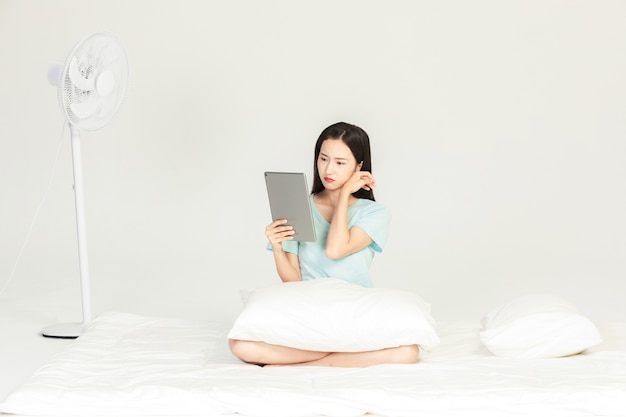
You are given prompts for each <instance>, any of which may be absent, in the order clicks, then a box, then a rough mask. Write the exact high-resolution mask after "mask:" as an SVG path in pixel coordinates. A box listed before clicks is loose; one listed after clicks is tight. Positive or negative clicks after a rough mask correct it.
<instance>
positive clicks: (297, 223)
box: [265, 172, 315, 242]
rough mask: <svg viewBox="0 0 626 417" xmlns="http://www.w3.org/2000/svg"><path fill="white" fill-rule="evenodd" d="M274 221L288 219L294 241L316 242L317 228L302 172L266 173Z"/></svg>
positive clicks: (304, 176) (266, 183)
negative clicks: (292, 229) (314, 223)
mask: <svg viewBox="0 0 626 417" xmlns="http://www.w3.org/2000/svg"><path fill="white" fill-rule="evenodd" d="M265 185H266V186H267V196H268V199H269V202H270V211H271V213H272V220H278V219H287V224H289V225H291V226H293V228H294V231H295V234H294V235H293V239H294V240H298V241H301V242H314V241H315V226H314V225H313V213H312V212H311V202H310V200H309V195H310V191H309V189H308V186H307V181H306V175H305V174H304V173H301V172H265Z"/></svg>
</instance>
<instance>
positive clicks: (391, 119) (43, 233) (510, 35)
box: [0, 0, 626, 323]
mask: <svg viewBox="0 0 626 417" xmlns="http://www.w3.org/2000/svg"><path fill="white" fill-rule="evenodd" d="M624 22H626V2H624V1H608V0H607V1H592V0H589V1H556V0H547V1H546V0H542V1H499V0H493V1H487V0H478V1H463V0H458V1H395V0H391V1H390V0H386V1H315V2H312V1H300V2H299V1H276V0H272V1H253V0H239V1H173V0H172V1H166V0H156V1H153V0H150V1H148V0H145V1H126V0H124V1H111V0H109V1H106V2H103V1H92V0H57V1H43V0H41V1H33V0H19V1H18V0H0V39H1V41H0V174H1V175H0V191H1V194H0V196H1V197H0V198H1V204H0V287H2V286H4V285H5V283H6V282H7V280H8V278H9V277H10V276H11V273H12V270H13V266H14V264H15V261H16V259H17V257H18V255H19V253H20V249H21V247H22V245H23V243H24V239H25V238H26V236H27V233H28V230H29V227H30V225H31V222H32V221H33V218H34V216H35V213H36V211H37V207H38V205H39V203H40V202H41V201H42V198H43V196H44V194H45V190H46V188H47V186H48V183H49V182H50V181H51V188H50V192H49V194H48V195H47V198H46V199H45V200H44V202H43V205H42V206H41V210H40V212H39V216H38V218H37V221H36V223H35V225H34V227H33V229H32V233H31V235H30V238H29V240H28V241H27V243H26V246H25V249H24V252H23V255H22V257H21V260H20V262H19V263H18V264H17V268H16V269H15V274H14V275H13V279H12V280H11V282H9V283H8V285H7V287H6V291H5V293H4V294H2V295H0V307H6V306H7V305H12V306H13V307H16V308H14V309H13V310H11V311H13V313H11V314H17V315H23V316H30V315H32V316H37V317H41V318H42V320H43V321H48V322H50V323H53V322H56V321H65V320H79V319H80V314H81V313H80V300H79V278H78V257H77V247H76V227H75V215H74V201H73V192H72V174H71V166H72V165H71V153H70V146H69V132H68V131H67V130H66V131H65V134H64V135H63V137H61V134H62V127H63V120H64V118H63V115H62V113H61V110H60V107H59V105H58V101H57V96H56V94H57V93H56V90H55V88H54V87H52V86H50V85H49V84H48V83H47V79H46V72H47V68H48V65H49V64H50V63H51V62H52V61H58V60H64V59H65V57H66V55H67V54H68V53H69V51H70V50H71V49H72V47H73V46H74V45H75V43H76V42H77V41H78V40H79V39H81V38H82V37H83V36H85V35H87V34H89V33H93V32H97V31H110V32H113V33H115V34H116V35H117V36H118V37H119V38H120V39H121V40H122V42H123V43H124V44H125V46H126V48H127V50H128V54H129V57H130V60H131V65H132V75H131V86H130V91H129V96H128V100H127V101H126V102H125V103H124V106H123V107H122V108H121V111H120V112H119V114H118V115H117V117H116V118H115V119H114V120H113V121H112V122H111V123H110V124H109V125H107V126H106V127H104V128H103V129H101V130H99V131H96V132H83V133H82V135H81V137H82V150H83V154H82V156H83V165H84V166H83V173H84V186H85V205H86V217H87V233H88V245H89V263H90V271H91V285H92V298H93V310H94V314H98V313H100V312H103V311H108V310H116V311H124V312H130V313H137V314H146V315H158V316H167V317H183V318H187V317H188V318H194V319H196V318H197V319H205V318H209V319H230V318H232V317H233V316H234V315H235V314H236V313H237V312H238V310H239V308H240V301H239V293H238V291H239V289H242V288H247V287H251V286H255V285H263V284H267V283H272V282H276V281H277V278H276V277H275V275H274V266H273V262H272V257H271V254H270V253H269V252H267V251H266V250H265V244H266V240H265V236H264V228H265V225H266V224H267V223H268V222H269V219H270V215H269V208H268V205H267V198H266V194H265V188H264V187H265V185H264V182H263V175H262V173H263V171H264V170H286V171H303V172H306V173H307V175H308V176H309V182H311V175H312V166H313V145H314V142H315V140H316V138H317V136H318V135H319V133H320V132H321V130H322V129H323V128H324V127H326V126H327V125H329V124H331V123H334V122H336V121H339V120H343V121H347V122H351V123H355V124H358V125H360V126H361V127H363V128H364V129H365V130H366V131H367V132H368V133H369V134H370V137H371V140H372V143H373V144H372V146H373V166H374V174H375V175H376V177H377V179H378V184H379V187H378V188H377V189H376V196H377V199H378V201H380V202H382V203H384V204H386V205H387V206H388V207H389V208H390V209H391V211H392V214H393V222H392V231H391V236H390V240H389V244H388V246H387V247H386V248H385V252H384V253H383V254H381V255H379V256H377V257H376V259H375V260H374V266H373V273H374V280H375V285H376V286H384V287H399V288H406V289H409V290H411V291H414V292H416V293H418V294H420V295H421V296H422V297H423V298H425V299H426V300H427V301H429V302H430V303H431V304H432V307H433V315H434V317H435V318H436V319H438V320H445V321H447V320H469V321H472V320H479V319H480V318H481V317H482V315H483V314H484V313H486V312H487V311H488V310H489V309H491V308H492V307H494V306H495V305H497V304H499V303H500V302H503V301H505V300H507V299H509V298H511V297H514V296H517V295H521V294H526V293H532V292H550V293H555V294H559V295H562V296H564V297H566V298H567V299H569V300H571V301H572V302H574V303H575V304H576V305H578V307H579V308H580V309H581V310H583V311H584V312H585V313H587V314H588V315H589V316H590V317H592V318H593V319H595V320H620V321H624V320H625V319H626V303H624V294H625V293H626V140H625V139H626V25H625V24H624ZM60 141H62V147H61V150H60V154H59V159H58V163H57V169H56V173H55V174H54V176H53V177H52V168H53V164H54V160H55V154H56V150H57V146H58V144H59V143H60ZM51 178H52V179H51ZM4 311H9V310H6V309H4V308H0V312H4ZM15 311H17V313H15ZM2 314H4V313H2ZM8 322H9V320H8V319H7V320H6V323H8Z"/></svg>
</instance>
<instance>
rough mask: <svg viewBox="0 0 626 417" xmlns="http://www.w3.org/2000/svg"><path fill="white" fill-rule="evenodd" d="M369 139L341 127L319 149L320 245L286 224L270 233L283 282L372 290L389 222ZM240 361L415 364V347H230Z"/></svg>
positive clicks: (316, 202)
mask: <svg viewBox="0 0 626 417" xmlns="http://www.w3.org/2000/svg"><path fill="white" fill-rule="evenodd" d="M371 167H372V165H371V154H370V144H369V137H368V135H367V133H365V131H364V130H363V129H361V128H359V127H358V126H354V125H351V124H348V123H344V122H340V123H336V124H333V125H331V126H329V127H327V128H326V129H324V131H323V132H322V133H321V135H320V136H319V138H318V140H317V143H316V144H315V160H314V165H313V171H314V175H313V189H312V193H311V197H310V198H311V203H312V204H311V206H312V209H313V217H314V220H315V228H316V234H317V237H318V238H317V241H316V242H296V241H294V240H293V234H294V231H293V228H292V227H291V226H288V225H286V223H287V220H286V219H283V220H276V221H274V222H272V223H271V224H270V225H268V226H267V227H266V229H265V235H266V236H267V238H268V240H269V242H270V243H269V246H270V248H271V250H272V252H273V254H274V261H275V263H276V270H277V272H278V275H279V276H280V279H281V280H282V281H283V282H289V281H301V280H309V279H318V278H325V277H333V278H339V279H343V280H345V281H348V282H351V283H354V284H359V285H362V286H365V287H371V286H372V282H371V277H370V272H369V266H370V264H371V262H372V259H373V257H374V253H375V252H381V251H382V248H383V247H384V244H385V242H386V240H387V235H388V230H389V222H390V214H389V211H388V210H387V208H385V207H384V206H383V205H381V204H379V203H377V202H376V201H375V200H374V193H373V189H374V188H375V187H376V180H375V179H374V177H373V175H372V173H371V171H372V168H371ZM229 344H230V349H231V351H232V352H233V354H234V355H235V356H237V357H238V358H239V359H241V360H243V361H244V362H249V363H255V364H262V365H317V366H339V367H365V366H371V365H377V364H383V363H415V362H416V361H417V356H418V353H419V348H418V346H417V345H407V346H399V347H393V348H388V349H382V350H376V351H367V352H318V351H309V350H302V349H295V348H291V347H287V346H278V345H271V344H268V343H265V342H257V341H247V340H233V339H231V340H230V341H229Z"/></svg>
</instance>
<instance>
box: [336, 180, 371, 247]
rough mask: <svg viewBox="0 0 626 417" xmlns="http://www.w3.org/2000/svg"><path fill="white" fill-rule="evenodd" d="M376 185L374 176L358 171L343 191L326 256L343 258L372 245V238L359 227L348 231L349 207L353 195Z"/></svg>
mask: <svg viewBox="0 0 626 417" xmlns="http://www.w3.org/2000/svg"><path fill="white" fill-rule="evenodd" d="M375 185H376V181H375V180H374V177H373V176H372V174H370V173H369V172H366V171H357V172H356V173H355V174H354V175H353V176H352V178H351V179H350V180H349V181H348V182H346V184H345V185H344V186H343V188H342V189H341V192H340V195H339V200H338V202H337V206H336V207H335V210H334V212H333V216H332V219H331V222H330V229H329V230H328V238H327V241H326V256H328V257H329V258H330V259H339V258H343V257H344V256H347V255H350V254H352V253H356V252H358V251H360V250H361V249H363V248H365V247H367V246H369V245H370V244H371V243H372V238H371V237H369V235H368V234H367V233H365V231H364V230H363V229H361V228H359V227H352V228H350V229H348V207H349V206H350V196H351V195H352V193H354V192H356V191H358V190H359V189H361V188H365V189H371V188H374V186H375Z"/></svg>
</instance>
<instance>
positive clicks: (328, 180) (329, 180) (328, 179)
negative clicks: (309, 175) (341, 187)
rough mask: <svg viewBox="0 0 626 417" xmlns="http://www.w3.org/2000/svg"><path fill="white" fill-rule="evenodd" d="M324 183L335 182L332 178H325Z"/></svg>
mask: <svg viewBox="0 0 626 417" xmlns="http://www.w3.org/2000/svg"><path fill="white" fill-rule="evenodd" d="M324 181H326V182H333V181H335V180H334V179H332V178H329V177H324Z"/></svg>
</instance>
